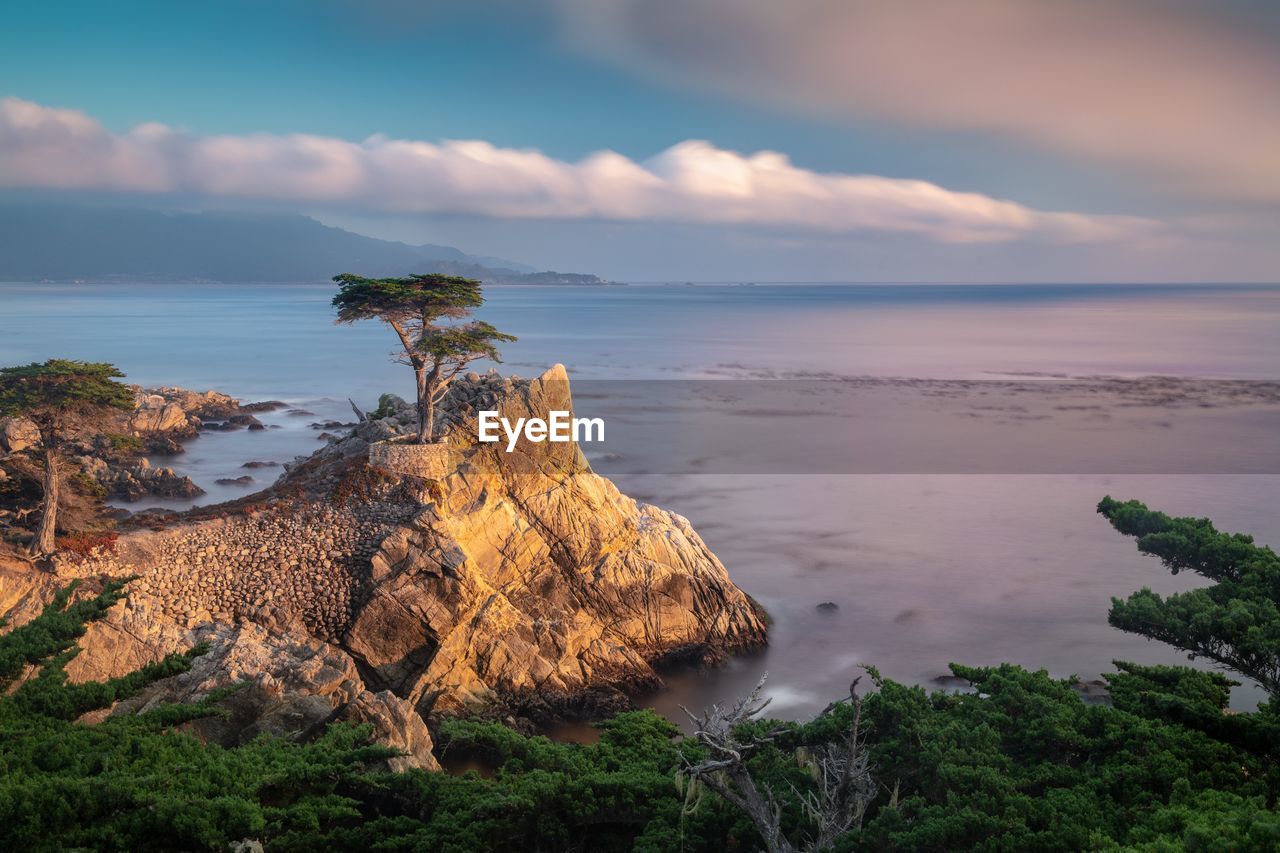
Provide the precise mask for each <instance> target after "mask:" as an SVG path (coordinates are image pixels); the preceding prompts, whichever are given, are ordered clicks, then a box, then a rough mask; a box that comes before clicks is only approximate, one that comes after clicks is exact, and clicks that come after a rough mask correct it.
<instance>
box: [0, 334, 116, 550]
mask: <svg viewBox="0 0 1280 853" xmlns="http://www.w3.org/2000/svg"><path fill="white" fill-rule="evenodd" d="M122 376H124V374H123V373H121V372H120V371H119V370H116V368H115V366H114V365H111V364H105V363H102V362H88V361H69V360H67V359H61V358H54V359H50V360H49V361H46V362H44V363H42V364H40V363H33V364H27V365H23V366H21V367H5V368H0V415H2V416H7V417H21V418H26V419H28V420H30V421H31V422H32V423H34V424H35V425H36V429H38V430H39V431H40V444H41V445H42V447H43V448H44V498H43V502H42V505H41V513H40V526H39V527H38V528H37V529H36V535H35V537H34V538H32V540H31V545H30V546H29V549H28V550H29V551H30V552H31V554H32V556H37V557H38V556H42V555H45V554H51V553H53V551H54V549H55V547H56V534H57V527H58V500H59V495H60V486H61V480H60V478H59V475H58V451H59V446H60V445H61V443H62V441H63V439H64V438H65V437H66V435H67V433H68V432H70V431H71V430H74V429H80V428H84V427H88V426H92V421H93V419H94V418H96V417H101V416H102V415H105V414H107V413H108V412H110V411H111V410H113V409H131V408H133V392H132V391H130V390H129V388H128V387H126V386H124V385H121V384H120V383H119V382H116V381H115V380H116V379H117V378H119V377H122Z"/></svg>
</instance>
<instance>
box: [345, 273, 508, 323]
mask: <svg viewBox="0 0 1280 853" xmlns="http://www.w3.org/2000/svg"><path fill="white" fill-rule="evenodd" d="M333 280H334V282H336V283H337V285H338V294H337V295H336V296H334V297H333V303H332V304H333V307H334V308H335V309H337V312H338V322H339V323H355V322H358V321H360V320H385V321H387V322H391V321H392V320H397V321H400V322H408V321H411V320H414V319H419V320H424V319H425V320H426V321H427V322H430V321H432V320H436V319H439V318H442V317H460V316H464V315H465V314H466V313H467V312H468V311H470V310H471V309H473V308H479V307H480V306H481V305H483V304H484V296H483V294H482V292H481V283H480V281H478V280H477V279H474V278H463V277H461V276H455V275H442V274H439V273H427V274H421V275H406V276H401V277H399V278H365V277H363V276H359V275H355V274H354V273H342V274H341V275H336V276H334V277H333Z"/></svg>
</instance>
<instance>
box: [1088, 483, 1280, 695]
mask: <svg viewBox="0 0 1280 853" xmlns="http://www.w3.org/2000/svg"><path fill="white" fill-rule="evenodd" d="M1098 512H1100V513H1101V514H1102V515H1103V516H1105V517H1106V518H1107V520H1108V521H1110V522H1111V525H1112V526H1113V527H1114V528H1115V529H1116V530H1118V531H1120V532H1121V533H1124V534H1126V535H1128V536H1133V537H1135V538H1136V539H1137V540H1138V550H1139V551H1141V552H1143V553H1144V554H1151V555H1152V556H1155V557H1158V558H1159V559H1160V561H1161V562H1162V563H1164V565H1165V566H1166V567H1167V568H1168V569H1169V571H1171V572H1172V573H1174V574H1177V573H1178V572H1180V571H1183V570H1190V571H1193V572H1195V573H1196V574H1198V575H1200V576H1202V577H1204V578H1207V579H1208V580H1211V581H1213V583H1212V584H1211V585H1210V586H1206V587H1202V588H1200V589H1193V590H1190V591H1188V592H1180V593H1176V594H1174V595H1170V596H1167V597H1162V596H1160V595H1158V594H1157V593H1155V592H1152V591H1151V590H1150V589H1146V588H1144V589H1142V590H1140V591H1138V592H1135V593H1133V594H1132V595H1130V596H1129V597H1128V598H1127V599H1124V600H1121V599H1118V598H1117V599H1113V600H1112V602H1111V612H1110V614H1109V617H1108V618H1109V620H1110V622H1111V624H1112V625H1114V626H1116V627H1117V628H1119V629H1121V630H1123V631H1129V632H1132V633H1135V634H1141V635H1143V636H1145V637H1150V638H1151V639H1153V640H1160V641H1162V642H1165V643H1168V644H1169V645H1171V646H1174V647H1176V648H1179V649H1182V650H1183V651H1186V652H1189V653H1191V654H1192V655H1194V656H1199V657H1205V658H1208V659H1209V660H1212V661H1215V662H1217V663H1219V664H1221V665H1223V666H1225V667H1228V668H1230V669H1233V670H1235V671H1236V672H1238V673H1240V674H1241V675H1245V676H1248V677H1249V678H1252V679H1254V680H1255V681H1257V682H1258V683H1259V684H1261V685H1262V686H1263V687H1264V688H1265V689H1266V690H1267V692H1268V693H1270V694H1271V697H1272V699H1273V700H1274V699H1280V556H1277V555H1276V553H1275V552H1274V551H1272V550H1271V549H1270V548H1267V547H1265V546H1260V545H1255V544H1254V542H1253V537H1251V536H1246V535H1244V534H1242V533H1220V532H1219V531H1218V530H1217V529H1216V528H1215V527H1214V526H1213V523H1212V522H1211V521H1209V519H1207V518H1171V517H1169V516H1167V515H1165V514H1164V513H1162V512H1155V511H1152V510H1150V509H1147V507H1146V505H1145V504H1143V503H1140V502H1139V501H1132V500H1131V501H1124V502H1120V501H1117V500H1113V499H1112V498H1111V497H1110V496H1108V497H1105V498H1103V499H1102V501H1101V502H1100V503H1099V504H1098Z"/></svg>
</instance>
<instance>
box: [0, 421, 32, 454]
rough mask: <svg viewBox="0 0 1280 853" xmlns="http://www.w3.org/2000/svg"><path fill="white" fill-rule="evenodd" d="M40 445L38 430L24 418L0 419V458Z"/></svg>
mask: <svg viewBox="0 0 1280 853" xmlns="http://www.w3.org/2000/svg"><path fill="white" fill-rule="evenodd" d="M39 443H40V430H38V429H36V425H35V424H33V423H32V422H31V421H29V420H27V419H26V418H0V456H4V455H7V454H10V453H21V452H22V451H24V450H27V449H28V448H32V447H35V446H36V445H38V444H39Z"/></svg>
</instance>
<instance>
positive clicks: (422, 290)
mask: <svg viewBox="0 0 1280 853" xmlns="http://www.w3.org/2000/svg"><path fill="white" fill-rule="evenodd" d="M333 280H334V281H335V282H337V284H338V295H337V296H335V297H333V303H332V304H333V307H334V308H336V309H337V311H338V320H337V322H339V323H355V322H357V321H359V320H381V321H382V322H384V323H386V324H387V325H388V326H390V327H391V328H392V330H394V331H395V333H396V336H397V337H398V338H399V339H400V346H401V347H402V348H403V353H396V354H395V356H394V357H395V360H396V361H398V362H399V363H401V364H407V365H409V366H410V367H411V368H413V376H414V380H415V385H416V391H417V411H418V443H420V444H428V443H430V442H432V441H434V440H435V411H436V405H437V404H438V403H439V402H440V400H441V399H442V398H443V397H444V395H445V392H446V391H448V390H449V385H450V384H451V383H452V382H453V380H454V379H455V378H457V376H458V375H459V374H460V373H462V371H463V370H464V369H465V368H466V366H467V365H468V364H470V363H471V362H473V361H475V360H476V359H480V358H487V359H490V360H491V361H498V362H500V361H501V359H500V358H499V357H498V348H497V345H498V343H501V342H504V341H514V340H515V337H514V336H512V335H508V334H504V333H502V332H499V331H498V330H497V329H495V328H494V327H493V326H491V325H489V324H488V323H484V322H481V321H479V320H472V321H470V322H466V323H452V324H449V323H443V322H441V321H444V320H461V319H462V318H464V317H467V316H469V315H470V314H471V311H472V309H475V308H479V307H480V306H481V305H483V304H484V296H483V295H482V294H481V292H480V282H479V281H477V280H476V279H473V278H461V277H459V276H452V275H440V274H436V273H430V274H426V275H410V276H402V277H400V278H364V277H362V276H358V275H354V274H352V273H343V274H342V275H338V276H334V278H333Z"/></svg>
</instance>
